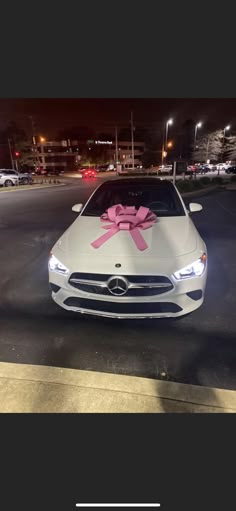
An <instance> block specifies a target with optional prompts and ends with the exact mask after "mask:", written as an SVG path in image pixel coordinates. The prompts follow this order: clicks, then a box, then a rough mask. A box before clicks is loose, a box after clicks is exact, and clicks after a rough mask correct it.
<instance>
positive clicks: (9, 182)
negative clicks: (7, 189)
mask: <svg viewBox="0 0 236 511" xmlns="http://www.w3.org/2000/svg"><path fill="white" fill-rule="evenodd" d="M4 184H5V186H13V182H12V181H11V180H10V179H6V181H5V183H4Z"/></svg>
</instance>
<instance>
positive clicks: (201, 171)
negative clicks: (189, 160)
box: [198, 163, 211, 174]
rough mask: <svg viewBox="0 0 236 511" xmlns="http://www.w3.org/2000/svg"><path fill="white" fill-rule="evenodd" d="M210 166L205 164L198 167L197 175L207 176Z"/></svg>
mask: <svg viewBox="0 0 236 511" xmlns="http://www.w3.org/2000/svg"><path fill="white" fill-rule="evenodd" d="M210 171H211V169H210V166H209V165H208V164H207V163H206V164H205V163H203V164H202V165H199V166H198V173H199V174H207V172H210Z"/></svg>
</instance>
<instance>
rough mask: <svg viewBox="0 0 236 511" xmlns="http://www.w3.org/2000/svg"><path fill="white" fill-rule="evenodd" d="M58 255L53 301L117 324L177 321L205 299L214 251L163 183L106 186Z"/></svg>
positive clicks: (192, 208) (130, 181)
mask: <svg viewBox="0 0 236 511" xmlns="http://www.w3.org/2000/svg"><path fill="white" fill-rule="evenodd" d="M72 209H73V211H75V212H77V213H78V216H77V218H76V220H75V221H74V222H73V224H72V225H71V226H70V227H69V228H68V229H67V231H66V232H65V233H64V234H63V235H62V236H61V238H60V239H59V240H58V241H57V242H56V244H55V245H54V247H53V248H52V250H51V253H50V258H49V282H50V287H51V290H52V298H53V300H54V301H55V302H56V303H57V304H58V305H60V306H61V307H63V308H64V309H67V310H68V311H77V312H80V313H86V314H95V315H99V316H106V317H113V318H163V317H177V316H181V315H184V314H187V313H189V312H192V311H194V310H195V309H197V308H198V307H200V305H202V303H203V300H204V291H205V286H206V279H207V249H206V245H205V243H204V241H203V240H202V238H201V237H200V235H199V233H198V231H197V230H196V228H195V226H194V224H193V222H192V219H191V215H192V213H194V212H196V211H200V210H201V209H202V206H201V205H200V204H196V203H190V204H189V206H188V209H187V208H186V206H185V204H184V202H183V199H182V197H181V195H180V194H179V192H178V190H177V188H176V187H175V186H174V185H173V184H172V183H171V182H170V181H168V180H165V179H159V178H156V177H139V178H134V177H131V178H116V179H114V180H110V181H106V182H103V183H102V184H101V185H100V186H98V188H97V189H96V190H95V192H94V193H93V194H92V195H91V197H90V198H89V200H88V201H87V203H86V204H85V206H83V205H82V204H76V205H74V206H73V207H72Z"/></svg>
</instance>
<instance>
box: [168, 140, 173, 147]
mask: <svg viewBox="0 0 236 511" xmlns="http://www.w3.org/2000/svg"><path fill="white" fill-rule="evenodd" d="M167 147H168V148H169V149H171V147H173V142H171V141H170V142H168V144H167Z"/></svg>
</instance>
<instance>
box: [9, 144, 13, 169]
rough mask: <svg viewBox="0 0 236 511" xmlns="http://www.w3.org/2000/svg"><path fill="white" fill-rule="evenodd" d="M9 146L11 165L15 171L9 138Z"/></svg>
mask: <svg viewBox="0 0 236 511" xmlns="http://www.w3.org/2000/svg"><path fill="white" fill-rule="evenodd" d="M8 146H9V153H10V157H11V165H12V168H13V169H14V162H13V156H12V150H11V142H10V138H8Z"/></svg>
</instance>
